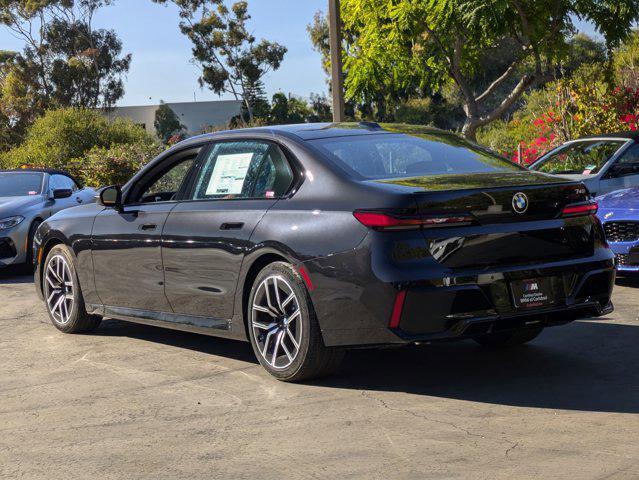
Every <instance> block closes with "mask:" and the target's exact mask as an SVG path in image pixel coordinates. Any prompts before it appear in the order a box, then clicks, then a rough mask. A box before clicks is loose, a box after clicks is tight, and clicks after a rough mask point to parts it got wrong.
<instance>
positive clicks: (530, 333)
mask: <svg viewBox="0 0 639 480" xmlns="http://www.w3.org/2000/svg"><path fill="white" fill-rule="evenodd" d="M543 330H544V329H543V327H537V328H527V329H526V330H515V331H513V332H499V333H491V334H489V335H482V336H481V337H475V338H473V340H475V341H476V342H477V343H479V344H480V345H481V346H483V347H493V348H508V347H516V346H518V345H524V344H525V343H528V342H531V341H533V340H534V339H535V338H537V337H538V336H539V334H540V333H541V332H542V331H543Z"/></svg>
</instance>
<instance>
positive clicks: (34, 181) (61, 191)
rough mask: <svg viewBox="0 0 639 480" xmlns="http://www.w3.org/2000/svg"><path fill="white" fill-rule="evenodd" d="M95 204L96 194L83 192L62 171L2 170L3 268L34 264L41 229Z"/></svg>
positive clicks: (0, 242)
mask: <svg viewBox="0 0 639 480" xmlns="http://www.w3.org/2000/svg"><path fill="white" fill-rule="evenodd" d="M93 202H95V191H94V190H93V189H92V188H83V187H82V186H81V185H80V183H79V182H78V181H77V180H76V179H74V178H73V177H72V176H71V175H69V174H68V173H66V172H61V171H58V170H36V169H25V170H0V268H2V267H6V266H8V265H16V264H24V263H28V264H30V263H31V262H32V261H33V255H32V253H31V252H32V248H33V236H34V234H35V231H36V230H37V228H38V226H39V225H40V224H41V223H42V222H43V221H44V220H46V219H47V218H49V217H50V216H51V215H53V214H54V213H56V212H59V211H60V210H64V209H66V208H70V207H75V206H78V205H82V204H86V203H93Z"/></svg>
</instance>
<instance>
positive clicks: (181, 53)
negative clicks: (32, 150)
mask: <svg viewBox="0 0 639 480" xmlns="http://www.w3.org/2000/svg"><path fill="white" fill-rule="evenodd" d="M326 9H327V0H249V11H250V13H251V15H252V17H253V19H252V24H251V27H252V30H253V32H254V34H255V36H256V37H257V38H258V39H259V38H267V39H269V40H273V41H277V42H279V43H281V44H283V45H285V46H286V47H287V48H288V54H287V55H286V57H285V59H284V63H283V65H282V67H281V68H280V70H278V71H276V72H273V73H271V74H269V76H268V77H267V78H266V87H267V93H268V94H269V95H272V94H273V93H275V92H278V91H282V92H285V93H294V94H297V95H301V96H305V97H307V96H309V94H310V93H326V92H327V87H326V81H325V80H326V77H325V75H324V72H323V70H322V68H321V59H320V55H319V54H318V53H317V52H315V51H314V50H313V48H312V46H311V42H310V40H309V38H308V34H307V33H306V25H307V24H309V23H310V22H311V21H312V19H313V15H314V14H315V12H316V11H317V10H324V11H326ZM178 22H179V18H178V15H177V9H176V8H175V7H174V6H173V5H169V6H162V5H157V4H155V3H153V2H151V0H116V2H115V4H114V5H112V6H111V7H106V8H104V9H102V10H101V11H100V12H99V14H98V16H97V18H96V22H95V24H96V27H100V28H109V29H114V30H115V31H116V32H117V33H118V35H119V36H120V39H121V40H122V43H123V46H124V52H127V53H129V52H130V53H132V54H133V63H132V65H131V70H130V71H129V74H128V76H127V78H126V80H125V90H126V94H125V96H124V98H123V99H122V100H121V101H120V102H119V105H148V104H153V103H158V102H159V101H160V100H164V101H166V102H189V101H193V95H194V93H195V97H196V99H197V100H217V99H219V97H218V96H217V95H215V94H214V93H212V92H210V91H208V90H202V89H200V87H199V85H198V83H197V78H198V76H199V70H198V68H197V67H196V66H195V65H193V64H191V63H190V59H191V45H190V42H189V40H188V39H187V38H186V37H184V35H182V34H181V33H180V31H179V28H178ZM578 28H579V29H580V30H583V31H586V32H587V33H589V34H591V35H592V34H593V33H594V32H593V31H592V27H591V26H590V25H588V24H584V23H581V22H578ZM21 49H22V44H21V42H19V41H18V40H16V39H15V38H13V37H12V36H11V35H10V34H9V33H8V32H7V31H6V28H2V27H0V50H21Z"/></svg>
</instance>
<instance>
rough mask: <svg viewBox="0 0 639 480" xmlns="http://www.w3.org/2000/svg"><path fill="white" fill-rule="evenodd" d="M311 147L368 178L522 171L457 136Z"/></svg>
mask: <svg viewBox="0 0 639 480" xmlns="http://www.w3.org/2000/svg"><path fill="white" fill-rule="evenodd" d="M311 143H312V144H313V145H315V146H317V147H319V148H320V150H323V151H324V153H327V154H328V155H329V156H330V157H332V158H333V160H335V161H336V162H337V163H338V164H340V165H341V166H342V167H345V170H347V171H350V172H353V171H354V172H356V173H358V174H359V175H361V176H363V177H365V178H400V177H420V176H424V175H441V174H456V173H484V172H508V171H520V170H521V167H519V166H517V165H515V164H513V163H511V162H509V161H508V160H506V159H504V158H501V157H499V156H498V155H496V154H493V153H491V152H489V151H488V150H484V149H482V148H481V147H479V146H477V145H474V144H472V143H469V142H466V141H464V140H462V139H461V138H459V137H457V136H456V135H448V134H443V133H442V134H440V135H433V134H431V135H422V136H419V137H417V136H410V135H395V134H380V135H362V136H349V137H339V138H322V139H318V140H312V141H311Z"/></svg>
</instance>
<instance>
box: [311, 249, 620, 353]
mask: <svg viewBox="0 0 639 480" xmlns="http://www.w3.org/2000/svg"><path fill="white" fill-rule="evenodd" d="M350 255H351V256H352V255H353V254H352V252H351V253H350ZM337 257H340V256H337ZM342 260H343V259H341V258H334V257H333V258H331V259H330V260H329V259H324V260H315V261H311V262H307V263H306V264H305V265H306V266H307V268H308V270H309V271H310V272H311V276H312V281H313V283H314V285H315V286H316V289H315V291H314V292H311V297H312V298H313V303H314V306H315V310H316V312H317V316H318V320H319V322H320V327H321V328H322V333H323V338H324V342H325V343H326V345H327V346H370V345H392V344H407V343H414V342H427V341H440V340H442V341H443V340H455V339H463V338H469V337H473V336H479V335H484V334H486V333H491V332H495V331H502V330H509V329H513V330H514V329H522V328H530V327H534V326H543V327H549V326H555V325H560V324H565V323H568V322H571V321H573V320H576V319H578V318H585V317H592V316H601V315H605V314H607V313H610V312H611V311H612V309H613V307H612V303H611V301H610V299H611V295H612V289H613V286H614V281H615V268H614V267H615V262H614V255H613V254H612V252H611V251H610V250H609V249H604V248H601V249H598V250H597V251H596V253H595V255H594V256H593V257H590V258H586V259H578V260H570V261H562V262H554V263H546V264H542V265H534V266H525V267H521V266H520V267H516V268H515V267H508V268H502V269H499V268H497V267H496V268H494V269H491V270H489V271H486V270H482V271H476V272H470V271H466V272H463V273H459V274H452V272H450V271H441V272H440V274H441V275H440V277H439V278H431V279H428V280H421V281H406V282H401V281H399V282H380V281H379V279H376V277H375V275H374V274H372V272H369V273H368V275H365V274H364V273H365V272H364V271H363V269H364V268H365V267H364V266H361V268H359V269H358V268H357V266H355V265H353V268H352V269H351V270H350V271H349V272H343V271H342V272H340V268H339V267H338V265H340V264H341V265H343V263H341V262H342ZM328 263H330V264H331V269H329V268H328ZM328 274H330V275H328ZM341 275H344V276H345V277H346V278H340V277H341ZM348 275H350V278H349V277H348ZM540 277H554V278H555V279H557V282H560V283H561V284H562V285H563V290H562V294H561V295H560V296H558V298H557V301H556V303H555V304H553V305H551V306H547V307H544V308H540V309H531V310H526V311H521V310H518V309H516V308H515V307H514V305H513V302H512V296H511V294H510V291H509V288H510V282H511V281H513V280H522V279H531V278H540ZM355 279H359V281H355ZM400 290H402V291H406V296H405V300H404V302H403V308H402V310H401V316H400V318H399V326H398V327H397V328H390V327H389V322H390V319H391V316H392V315H393V309H394V305H395V300H396V298H397V293H398V292H399V291H400Z"/></svg>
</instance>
